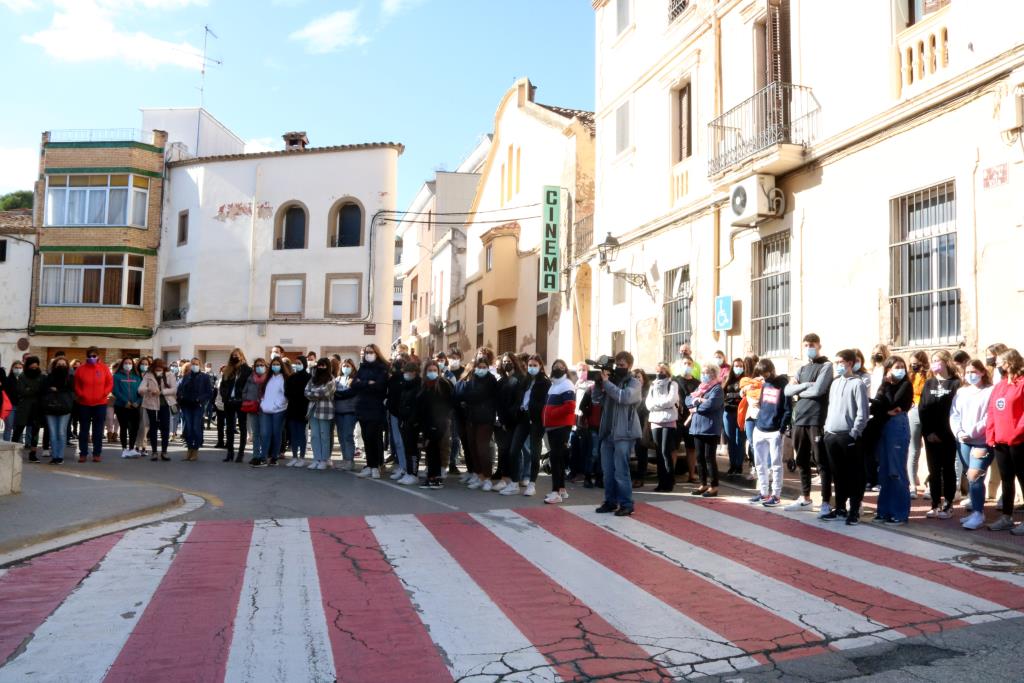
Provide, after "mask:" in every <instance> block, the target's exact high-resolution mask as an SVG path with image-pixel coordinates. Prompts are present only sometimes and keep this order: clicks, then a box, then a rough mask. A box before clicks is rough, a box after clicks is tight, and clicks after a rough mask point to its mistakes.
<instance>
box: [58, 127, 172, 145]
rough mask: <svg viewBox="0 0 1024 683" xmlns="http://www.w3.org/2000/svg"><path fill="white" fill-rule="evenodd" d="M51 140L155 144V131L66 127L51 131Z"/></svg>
mask: <svg viewBox="0 0 1024 683" xmlns="http://www.w3.org/2000/svg"><path fill="white" fill-rule="evenodd" d="M50 142H145V143H147V144H153V131H151V130H139V129H138V128H65V129H62V130H51V131H50Z"/></svg>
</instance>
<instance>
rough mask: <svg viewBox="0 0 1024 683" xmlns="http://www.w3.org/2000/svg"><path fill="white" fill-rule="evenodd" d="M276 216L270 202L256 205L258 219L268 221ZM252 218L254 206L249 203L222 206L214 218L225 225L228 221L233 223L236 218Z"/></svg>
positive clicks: (232, 203)
mask: <svg viewBox="0 0 1024 683" xmlns="http://www.w3.org/2000/svg"><path fill="white" fill-rule="evenodd" d="M273 215H274V208H273V207H272V206H271V205H270V202H261V203H259V204H257V205H256V217H257V218H261V219H267V218H270V217H271V216H273ZM251 217H252V204H249V203H247V202H231V203H230V204H221V205H220V206H218V207H217V215H216V216H214V217H213V219H214V220H215V221H220V222H221V223H225V222H227V221H233V220H235V219H236V218H251Z"/></svg>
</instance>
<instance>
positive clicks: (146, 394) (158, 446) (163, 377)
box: [139, 358, 178, 462]
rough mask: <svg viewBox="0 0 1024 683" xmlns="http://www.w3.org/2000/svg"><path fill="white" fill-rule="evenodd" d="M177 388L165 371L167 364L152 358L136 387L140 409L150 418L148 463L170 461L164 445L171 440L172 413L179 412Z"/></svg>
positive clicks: (175, 382) (171, 376)
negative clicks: (140, 403) (139, 384)
mask: <svg viewBox="0 0 1024 683" xmlns="http://www.w3.org/2000/svg"><path fill="white" fill-rule="evenodd" d="M177 389H178V382H177V380H175V379H174V375H172V374H171V373H170V372H168V371H167V364H166V363H164V361H163V359H162V358H156V359H154V360H153V362H152V363H150V365H149V372H147V373H146V374H145V375H144V376H143V377H142V385H141V386H140V387H139V394H140V395H141V396H142V407H143V408H145V409H146V414H147V417H148V419H149V445H150V446H151V447H152V450H153V454H152V456H151V457H150V460H157V459H159V460H163V461H165V462H166V461H168V460H170V458H168V457H167V442H168V440H169V438H170V428H171V411H172V410H173V411H175V412H177V410H178V400H177V398H176V396H177ZM158 439H159V441H158ZM158 454H159V455H158Z"/></svg>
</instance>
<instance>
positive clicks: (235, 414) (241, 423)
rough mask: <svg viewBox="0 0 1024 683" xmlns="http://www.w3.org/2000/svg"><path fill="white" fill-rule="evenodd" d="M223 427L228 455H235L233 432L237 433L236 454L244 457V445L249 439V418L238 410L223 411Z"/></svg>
mask: <svg viewBox="0 0 1024 683" xmlns="http://www.w3.org/2000/svg"><path fill="white" fill-rule="evenodd" d="M224 425H225V428H226V431H227V441H226V442H225V446H227V449H228V454H229V455H234V454H235V432H236V431H237V433H238V454H239V455H245V443H246V441H247V440H248V438H249V416H248V415H246V414H245V413H243V412H242V411H240V410H232V409H231V408H225V409H224Z"/></svg>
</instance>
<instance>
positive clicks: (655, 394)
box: [647, 379, 679, 425]
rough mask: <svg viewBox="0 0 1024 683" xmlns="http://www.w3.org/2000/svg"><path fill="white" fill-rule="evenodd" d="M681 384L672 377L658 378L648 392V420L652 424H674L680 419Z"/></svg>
mask: <svg viewBox="0 0 1024 683" xmlns="http://www.w3.org/2000/svg"><path fill="white" fill-rule="evenodd" d="M678 404H679V385H678V384H676V383H675V382H674V381H673V380H671V379H656V380H654V381H653V382H652V383H651V388H650V390H649V391H648V392H647V410H648V411H649V412H648V415H647V421H648V422H649V423H650V424H652V425H666V424H673V423H675V421H676V420H678V419H679V410H678V409H677V408H676V406H677V405H678Z"/></svg>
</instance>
